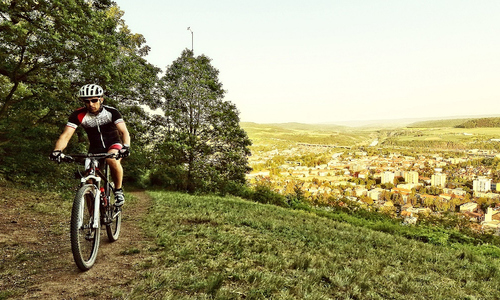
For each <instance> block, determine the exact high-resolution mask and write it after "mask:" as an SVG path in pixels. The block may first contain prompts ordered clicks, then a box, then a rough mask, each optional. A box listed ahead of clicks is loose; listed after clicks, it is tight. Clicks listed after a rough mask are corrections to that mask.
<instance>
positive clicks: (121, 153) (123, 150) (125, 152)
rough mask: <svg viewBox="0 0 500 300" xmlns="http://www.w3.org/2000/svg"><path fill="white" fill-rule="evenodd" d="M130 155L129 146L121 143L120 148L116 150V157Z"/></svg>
mask: <svg viewBox="0 0 500 300" xmlns="http://www.w3.org/2000/svg"><path fill="white" fill-rule="evenodd" d="M129 155H130V146H129V145H123V148H121V149H120V151H119V152H118V157H120V158H125V157H128V156H129Z"/></svg>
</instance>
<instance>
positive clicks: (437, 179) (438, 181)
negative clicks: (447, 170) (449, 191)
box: [431, 173, 446, 188]
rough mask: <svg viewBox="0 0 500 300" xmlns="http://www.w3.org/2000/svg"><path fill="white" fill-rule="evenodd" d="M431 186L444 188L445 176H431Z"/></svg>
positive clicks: (438, 174) (439, 174)
mask: <svg viewBox="0 0 500 300" xmlns="http://www.w3.org/2000/svg"><path fill="white" fill-rule="evenodd" d="M431 185H432V186H437V187H442V188H444V187H445V186H446V174H441V173H437V174H434V175H432V177H431Z"/></svg>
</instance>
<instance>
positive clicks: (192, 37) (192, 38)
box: [187, 27, 194, 53]
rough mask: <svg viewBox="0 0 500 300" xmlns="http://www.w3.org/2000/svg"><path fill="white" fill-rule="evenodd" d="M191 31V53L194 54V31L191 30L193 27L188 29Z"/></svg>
mask: <svg viewBox="0 0 500 300" xmlns="http://www.w3.org/2000/svg"><path fill="white" fill-rule="evenodd" d="M187 30H189V31H191V52H193V53H194V50H193V44H194V35H193V31H192V30H191V27H188V29H187Z"/></svg>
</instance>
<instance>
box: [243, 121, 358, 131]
mask: <svg viewBox="0 0 500 300" xmlns="http://www.w3.org/2000/svg"><path fill="white" fill-rule="evenodd" d="M241 127H243V128H260V129H265V128H266V129H269V128H275V129H285V130H307V131H310V130H312V131H344V130H350V127H348V126H341V125H335V124H304V123H295V122H290V123H268V124H258V123H253V122H242V123H241Z"/></svg>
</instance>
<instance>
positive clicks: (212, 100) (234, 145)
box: [156, 50, 251, 193]
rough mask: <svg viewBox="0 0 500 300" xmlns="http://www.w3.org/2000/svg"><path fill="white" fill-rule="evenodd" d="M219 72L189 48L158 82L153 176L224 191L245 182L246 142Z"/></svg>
mask: <svg viewBox="0 0 500 300" xmlns="http://www.w3.org/2000/svg"><path fill="white" fill-rule="evenodd" d="M218 74H219V71H218V70H217V69H216V68H214V67H213V66H212V65H211V64H210V59H209V58H208V57H207V56H205V55H200V56H197V57H195V56H194V55H193V52H192V51H190V50H184V51H183V52H182V54H181V56H180V57H179V58H178V59H177V60H175V61H174V62H173V63H172V65H170V66H169V67H168V68H167V71H166V74H165V76H164V77H163V78H162V80H161V86H162V87H161V88H162V93H163V97H164V102H163V104H162V105H161V108H162V109H163V111H164V113H165V116H166V117H165V118H164V119H163V128H164V130H165V132H164V136H163V140H162V141H161V142H160V143H158V145H157V153H158V157H157V160H158V162H159V164H158V165H159V166H161V167H159V168H158V170H157V173H156V174H157V175H158V174H160V176H158V177H157V180H159V181H161V183H162V184H166V185H174V186H175V187H176V188H179V189H185V190H187V191H190V192H194V191H208V192H223V193H224V192H227V191H228V189H229V187H233V186H235V185H241V184H244V183H245V174H246V172H248V171H249V167H248V163H247V158H248V156H249V155H250V151H249V149H248V147H249V146H250V145H251V142H250V140H249V138H248V136H247V135H246V133H245V131H243V130H242V129H241V128H240V126H239V117H238V111H237V109H236V107H235V106H234V104H232V103H230V102H228V101H225V100H224V94H225V91H224V90H223V88H222V84H221V83H220V82H219V80H218Z"/></svg>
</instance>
